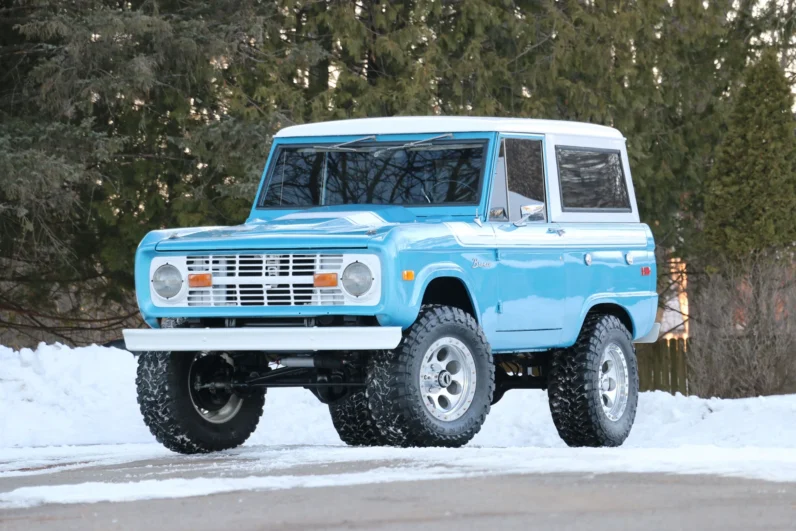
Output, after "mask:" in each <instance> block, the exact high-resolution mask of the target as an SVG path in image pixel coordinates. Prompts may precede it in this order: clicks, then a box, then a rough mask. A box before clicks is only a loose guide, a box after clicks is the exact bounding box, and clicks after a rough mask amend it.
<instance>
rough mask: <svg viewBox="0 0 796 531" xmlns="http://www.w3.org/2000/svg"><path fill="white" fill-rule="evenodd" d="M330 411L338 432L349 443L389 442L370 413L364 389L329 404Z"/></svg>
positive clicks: (364, 444) (352, 444)
mask: <svg viewBox="0 0 796 531" xmlns="http://www.w3.org/2000/svg"><path fill="white" fill-rule="evenodd" d="M329 412H330V413H331V414H332V423H333V424H334V428H335V429H336V430H337V434H338V435H339V436H340V439H341V440H342V441H343V442H344V443H346V444H347V445H349V446H382V445H384V444H387V440H386V439H385V438H384V436H382V434H381V432H380V431H379V428H378V427H377V426H376V423H375V421H374V420H373V417H372V415H371V413H370V408H369V407H368V398H367V396H365V391H364V390H362V389H360V390H357V391H353V392H351V393H350V394H349V395H348V396H346V397H345V398H343V399H341V400H338V401H336V402H333V403H332V404H329Z"/></svg>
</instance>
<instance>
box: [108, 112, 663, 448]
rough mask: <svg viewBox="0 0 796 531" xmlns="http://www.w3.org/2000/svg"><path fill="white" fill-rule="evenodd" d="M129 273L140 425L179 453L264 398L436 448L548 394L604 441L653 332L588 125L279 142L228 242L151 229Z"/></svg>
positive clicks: (624, 416)
mask: <svg viewBox="0 0 796 531" xmlns="http://www.w3.org/2000/svg"><path fill="white" fill-rule="evenodd" d="M135 267H136V270H135V280H136V292H137V298H138V304H139V307H140V310H141V314H142V316H143V318H144V320H145V321H146V323H147V324H148V325H149V327H150V328H149V329H133V330H125V332H124V336H125V341H126V344H127V348H128V349H129V350H130V351H132V352H135V353H140V356H139V361H138V363H139V365H138V377H137V381H136V383H137V387H138V400H139V404H140V407H141V412H142V414H143V417H144V420H145V422H146V424H147V425H148V426H149V428H150V429H151V431H152V433H153V434H154V435H155V437H156V438H157V439H158V441H160V442H161V443H162V444H163V445H165V446H166V447H168V448H170V449H172V450H174V451H177V452H183V453H200V452H211V451H217V450H224V449H228V448H233V447H235V446H238V445H240V444H242V443H243V442H244V441H245V440H246V439H247V438H248V437H249V436H250V435H251V433H252V432H253V431H254V429H255V428H256V426H257V423H258V421H259V419H260V416H261V414H262V411H263V405H264V402H265V393H266V390H267V389H268V388H271V387H303V388H306V389H308V390H309V391H311V392H312V393H313V394H314V395H315V396H316V397H317V398H318V399H320V400H321V402H323V403H325V404H328V406H329V410H330V413H331V417H332V420H333V422H334V426H335V428H336V429H337V431H338V433H339V434H340V438H341V439H342V440H343V441H345V442H346V443H348V444H350V445H394V446H449V447H455V446H461V445H463V444H466V443H467V442H468V441H469V440H470V439H472V437H473V436H474V435H475V434H476V433H477V432H478V431H479V430H480V429H481V425H482V424H483V423H484V421H485V420H486V417H487V414H488V413H489V410H490V406H491V405H492V404H494V403H495V402H497V401H498V400H499V399H500V398H501V397H502V396H503V394H504V393H505V392H506V391H508V390H510V389H546V390H547V393H548V397H549V401H550V411H551V413H552V417H553V422H554V423H555V426H556V428H557V429H558V433H559V434H560V436H561V437H562V439H563V440H564V441H565V442H566V443H567V444H568V445H570V446H618V445H620V444H622V443H623V442H624V440H625V439H626V438H627V436H628V434H629V432H630V429H631V427H632V424H633V420H634V418H635V414H636V404H637V401H638V371H637V365H636V356H635V350H634V346H633V343H642V342H652V341H655V340H656V339H657V337H658V333H659V328H660V327H659V325H658V324H656V323H655V315H656V309H657V299H658V297H657V294H656V291H655V287H656V285H655V284H656V282H655V279H656V270H655V255H654V241H653V237H652V233H651V231H650V229H649V227H647V226H646V225H644V224H642V223H640V221H639V215H638V209H637V206H636V199H635V195H634V192H633V182H632V180H631V178H630V168H629V166H628V158H627V152H626V149H625V141H624V138H623V137H622V135H621V134H620V133H619V132H618V131H617V130H615V129H612V128H609V127H603V126H597V125H590V124H581V123H572V122H558V121H544V120H526V119H497V118H465V117H461V118H449V117H398V118H379V119H376V118H373V119H360V120H344V121H337V122H326V123H317V124H308V125H298V126H294V127H288V128H285V129H282V130H281V131H280V132H279V133H278V134H277V135H276V136H275V138H274V141H273V145H272V147H271V153H270V156H269V157H268V161H267V163H266V166H265V171H264V172H263V176H262V182H261V185H260V187H259V191H258V193H257V197H256V198H255V200H254V205H253V207H252V210H251V214H250V215H249V218H248V219H247V220H246V222H245V223H244V224H243V225H239V226H235V227H203V228H192V229H177V230H157V231H153V232H151V233H149V234H148V235H147V236H146V237H145V238H144V240H143V241H142V242H141V244H140V246H139V248H138V251H137V254H136V266H135Z"/></svg>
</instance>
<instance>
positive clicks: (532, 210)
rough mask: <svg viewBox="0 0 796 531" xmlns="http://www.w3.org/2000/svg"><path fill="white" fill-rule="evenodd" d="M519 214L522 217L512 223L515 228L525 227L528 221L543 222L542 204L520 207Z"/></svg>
mask: <svg viewBox="0 0 796 531" xmlns="http://www.w3.org/2000/svg"><path fill="white" fill-rule="evenodd" d="M520 213H521V214H522V217H521V218H520V219H518V220H517V221H515V222H514V225H515V226H516V227H520V226H522V225H525V224H526V223H528V222H529V221H544V220H545V211H544V203H537V204H535V205H522V206H521V207H520Z"/></svg>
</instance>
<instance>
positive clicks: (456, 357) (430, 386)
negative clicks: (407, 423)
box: [419, 337, 476, 422]
mask: <svg viewBox="0 0 796 531" xmlns="http://www.w3.org/2000/svg"><path fill="white" fill-rule="evenodd" d="M419 380H420V382H419V383H420V395H421V397H422V399H423V405H424V406H425V407H426V409H427V410H428V412H429V413H431V415H432V416H434V418H436V419H438V420H441V421H446V422H451V421H454V420H456V419H458V418H461V416H462V415H464V414H465V413H466V412H467V410H468V409H470V405H471V404H472V403H473V397H474V396H475V387H476V374H475V360H474V359H473V354H472V353H471V352H470V349H469V348H467V346H466V345H465V344H464V343H462V342H461V341H459V340H458V339H456V338H453V337H443V338H441V339H438V340H437V341H435V342H434V343H433V344H432V345H431V346H430V347H429V349H428V350H427V351H426V353H425V355H424V356H423V362H422V364H421V366H420V376H419Z"/></svg>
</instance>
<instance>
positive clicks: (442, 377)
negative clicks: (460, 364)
mask: <svg viewBox="0 0 796 531" xmlns="http://www.w3.org/2000/svg"><path fill="white" fill-rule="evenodd" d="M438 381H439V385H440V387H448V386H449V385H450V384H451V381H452V379H451V373H449V372H448V371H442V372H441V373H439V378H438Z"/></svg>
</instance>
